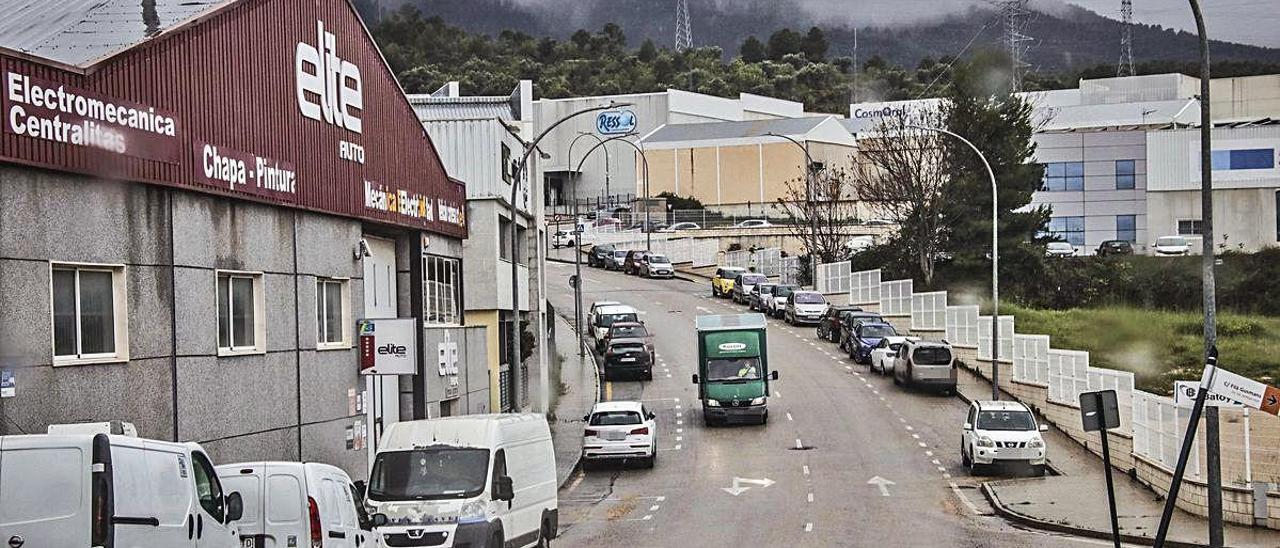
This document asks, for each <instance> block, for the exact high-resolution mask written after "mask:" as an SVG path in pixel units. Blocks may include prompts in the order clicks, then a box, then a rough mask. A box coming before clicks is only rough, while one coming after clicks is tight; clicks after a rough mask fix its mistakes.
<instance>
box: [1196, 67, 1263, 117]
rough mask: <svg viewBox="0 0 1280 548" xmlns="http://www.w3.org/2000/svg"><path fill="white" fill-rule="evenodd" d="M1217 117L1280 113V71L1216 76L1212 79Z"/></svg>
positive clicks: (1212, 96) (1258, 115) (1211, 89)
mask: <svg viewBox="0 0 1280 548" xmlns="http://www.w3.org/2000/svg"><path fill="white" fill-rule="evenodd" d="M1209 97H1210V98H1211V99H1212V101H1213V105H1212V109H1213V118H1214V119H1215V120H1236V119H1250V118H1275V117H1278V116H1280V74H1267V75H1262V76H1242V77H1239V78H1215V79H1213V80H1210V81H1209Z"/></svg>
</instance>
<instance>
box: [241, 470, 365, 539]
mask: <svg viewBox="0 0 1280 548" xmlns="http://www.w3.org/2000/svg"><path fill="white" fill-rule="evenodd" d="M217 470H218V476H219V477H220V478H222V484H223V485H225V486H226V488H227V489H231V490H234V491H236V492H238V493H240V496H241V498H242V499H243V500H244V516H243V517H241V518H240V521H239V522H237V526H238V527H239V530H240V541H241V543H242V544H243V546H244V547H245V548H275V547H277V546H278V547H282V548H285V547H289V546H317V547H318V546H323V547H324V548H363V547H365V546H368V547H370V548H375V547H379V546H383V542H382V535H381V534H379V533H377V532H376V531H374V530H373V529H374V527H375V526H377V525H383V524H385V523H386V519H387V518H386V516H382V515H375V516H369V515H368V514H366V513H365V511H364V506H363V505H362V504H361V503H360V494H359V490H358V489H357V488H356V486H355V484H353V483H352V482H351V477H350V476H348V475H347V473H346V472H343V471H342V469H341V468H338V467H335V466H329V465H328V464H320V463H318V462H307V463H302V462H241V463H236V464H224V465H222V466H219V467H218V469H217Z"/></svg>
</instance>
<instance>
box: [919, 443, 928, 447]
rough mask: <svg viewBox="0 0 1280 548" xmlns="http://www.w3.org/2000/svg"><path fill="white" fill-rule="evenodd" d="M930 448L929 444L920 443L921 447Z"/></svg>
mask: <svg viewBox="0 0 1280 548" xmlns="http://www.w3.org/2000/svg"><path fill="white" fill-rule="evenodd" d="M928 446H929V444H927V443H925V442H920V447H928Z"/></svg>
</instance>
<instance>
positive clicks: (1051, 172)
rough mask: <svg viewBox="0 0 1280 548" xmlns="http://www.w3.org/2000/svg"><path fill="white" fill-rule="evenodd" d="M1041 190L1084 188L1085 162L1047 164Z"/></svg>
mask: <svg viewBox="0 0 1280 548" xmlns="http://www.w3.org/2000/svg"><path fill="white" fill-rule="evenodd" d="M1040 190H1048V191H1061V190H1084V162H1054V163H1049V164H1045V165H1044V181H1043V182H1042V183H1041V185H1040Z"/></svg>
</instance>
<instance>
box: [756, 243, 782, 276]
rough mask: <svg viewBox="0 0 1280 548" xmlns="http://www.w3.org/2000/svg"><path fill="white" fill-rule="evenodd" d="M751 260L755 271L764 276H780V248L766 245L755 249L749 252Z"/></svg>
mask: <svg viewBox="0 0 1280 548" xmlns="http://www.w3.org/2000/svg"><path fill="white" fill-rule="evenodd" d="M751 255H752V256H751V260H752V262H753V263H754V264H753V265H752V266H755V268H756V272H759V273H761V274H764V275H765V276H781V275H782V249H781V248H777V247H766V248H764V249H757V250H755V252H754V253H752V254H751Z"/></svg>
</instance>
